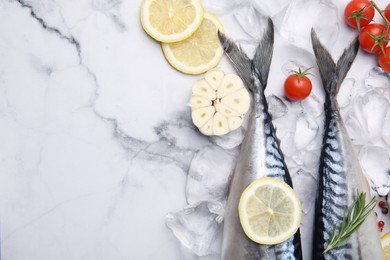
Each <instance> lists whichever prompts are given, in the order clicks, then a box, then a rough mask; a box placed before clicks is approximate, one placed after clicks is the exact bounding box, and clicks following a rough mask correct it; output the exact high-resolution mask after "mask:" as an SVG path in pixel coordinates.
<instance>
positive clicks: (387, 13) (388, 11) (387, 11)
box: [383, 4, 390, 22]
mask: <svg viewBox="0 0 390 260" xmlns="http://www.w3.org/2000/svg"><path fill="white" fill-rule="evenodd" d="M383 14H384V15H385V17H386V19H387V20H388V21H389V22H390V4H388V5H387V6H386V9H385V10H384V12H383Z"/></svg>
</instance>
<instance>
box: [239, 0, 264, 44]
mask: <svg viewBox="0 0 390 260" xmlns="http://www.w3.org/2000/svg"><path fill="white" fill-rule="evenodd" d="M234 18H235V19H236V20H237V22H238V24H239V25H240V26H241V28H242V30H243V31H244V32H246V33H247V34H248V35H249V36H251V37H252V38H253V39H255V40H257V41H259V40H260V39H261V36H262V34H263V32H264V29H265V26H266V24H267V17H266V16H264V15H262V14H260V13H259V12H258V11H257V10H256V9H255V8H254V7H253V6H252V5H251V4H248V5H245V6H243V7H241V8H239V9H238V10H237V11H235V12H234Z"/></svg>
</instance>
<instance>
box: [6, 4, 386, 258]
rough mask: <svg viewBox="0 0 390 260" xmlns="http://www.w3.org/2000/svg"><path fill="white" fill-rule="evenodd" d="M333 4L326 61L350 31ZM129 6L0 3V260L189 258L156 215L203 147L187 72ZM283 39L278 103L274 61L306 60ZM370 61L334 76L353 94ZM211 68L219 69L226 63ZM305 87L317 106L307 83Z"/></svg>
mask: <svg viewBox="0 0 390 260" xmlns="http://www.w3.org/2000/svg"><path fill="white" fill-rule="evenodd" d="M215 1H216V0H215ZM220 1H222V0H220ZM263 1H265V0H263ZM269 1H270V0H269ZM209 2H210V1H209ZM259 2H260V1H259ZM277 2H280V3H282V1H277ZM297 2H302V1H295V0H294V1H286V4H287V5H288V4H292V3H297ZM312 2H313V3H314V4H316V3H317V2H319V1H312ZM325 2H327V1H325ZM329 2H330V1H329ZM346 2H347V1H346V0H338V1H337V0H334V4H335V6H336V7H338V9H336V12H337V13H336V14H337V16H338V17H339V19H340V21H339V23H338V26H337V30H336V31H337V34H336V35H335V36H334V42H333V45H332V54H334V55H335V57H337V56H338V55H340V54H341V51H342V49H343V48H344V47H345V46H346V45H347V44H348V42H349V41H350V40H351V39H352V38H353V36H354V32H353V31H352V30H350V29H349V28H347V27H346V25H344V23H343V22H342V20H341V19H342V9H343V6H344V5H345V4H346ZM385 2H386V1H384V0H381V1H378V3H382V5H384V4H385ZM140 4H141V0H57V1H38V0H29V1H28V0H18V1H13V0H0V221H1V228H0V232H1V253H2V257H3V258H2V259H3V260H53V259H55V260H73V259H74V260H79V259H80V260H81V259H85V260H86V259H93V260H98V259H101V260H103V259H104V260H105V259H110V260H114V259H115V260H122V259H123V260H125V259H126V260H128V259H134V260H142V259H170V260H173V259H192V258H196V257H195V256H191V254H187V253H186V254H184V253H183V250H182V247H181V245H180V243H179V242H178V240H177V239H176V238H175V236H174V235H173V234H172V232H171V231H170V230H169V229H168V228H167V227H166V225H165V216H166V214H167V213H169V212H175V211H179V210H181V209H182V208H183V207H185V206H186V205H187V201H186V196H185V185H186V179H187V173H188V170H189V165H190V162H191V160H192V158H193V156H194V154H195V153H196V152H197V151H198V150H199V149H201V148H202V147H205V146H207V145H214V144H212V142H210V140H209V139H208V138H207V137H205V136H203V135H201V134H200V133H199V132H198V131H197V130H196V128H195V127H194V126H193V125H192V123H191V118H190V108H189V107H188V105H187V104H188V100H189V97H190V94H191V86H192V84H193V82H194V81H195V80H196V79H198V78H200V76H189V75H184V74H182V73H179V72H177V71H176V70H174V69H173V68H172V67H170V66H169V65H168V64H167V62H166V61H165V59H164V57H163V54H162V52H161V48H160V45H159V44H158V43H157V42H155V41H153V40H152V39H151V38H149V37H148V36H147V35H146V34H145V33H144V31H143V30H142V27H141V24H140V21H139V9H140ZM206 4H207V3H205V6H206ZM208 4H210V3H208ZM286 4H284V6H286V7H287V5H286ZM266 11H267V10H266ZM234 13H235V11H232V12H226V13H221V14H219V17H220V19H221V20H222V22H223V23H224V26H225V31H226V33H227V34H228V35H231V36H232V37H234V38H239V39H244V38H245V37H246V38H248V36H247V35H246V34H245V33H244V32H242V30H241V29H240V27H239V25H238V23H237V20H236V19H235V18H234V15H233V14H234ZM273 15H274V14H273ZM306 15H308V14H306ZM308 17H309V20H310V17H314V18H313V19H318V17H316V14H311V15H310V14H309V15H308ZM274 19H275V20H276V21H277V22H276V24H282V20H281V19H283V17H282V16H280V15H279V16H275V17H274ZM278 19H279V20H278ZM324 19H325V18H324ZM292 26H299V24H296V25H293V24H292ZM304 28H305V29H304V30H303V32H302V33H306V32H308V30H309V29H310V27H309V26H306V27H304ZM283 30H284V31H283ZM286 30H287V32H286ZM288 30H290V29H289V28H288V26H286V25H284V27H279V28H278V29H277V35H276V38H275V54H274V60H273V63H272V67H271V73H270V77H269V87H268V89H267V95H269V94H276V95H278V96H283V92H282V87H281V86H282V84H283V80H284V78H285V76H284V75H283V73H282V71H281V68H282V67H283V64H285V63H286V62H287V61H288V60H300V61H301V62H303V63H305V64H307V65H310V64H312V65H314V59H313V57H312V55H311V54H310V53H311V50H310V49H308V53H306V54H305V51H303V50H302V49H298V48H297V47H295V46H294V45H293V43H294V39H295V40H297V38H294V39H293V38H290V39H289V38H286V35H287V34H288ZM307 39H308V38H307ZM299 41H301V42H299ZM297 44H298V45H299V44H301V45H302V44H303V45H305V44H309V46H310V42H308V43H306V40H303V41H302V40H299V39H298V42H297ZM374 65H375V60H374V59H373V58H371V57H370V56H369V55H366V54H364V53H361V52H360V53H359V55H358V57H357V59H356V62H355V64H354V66H353V67H352V69H351V73H350V75H349V76H348V77H349V78H353V79H354V80H355V86H358V87H359V86H362V85H363V84H364V79H365V78H366V77H367V74H368V72H369V70H370V69H371V68H372V67H373V66H374ZM219 68H221V69H223V70H225V71H228V72H229V71H233V69H232V67H231V66H230V64H229V63H228V61H227V59H226V58H223V60H222V62H221V63H220V65H219ZM316 73H317V72H316V71H315V73H314V74H316ZM313 82H314V84H315V85H314V89H313V93H314V94H315V95H317V96H318V97H319V99H320V100H323V94H322V93H323V92H322V88H321V85H320V82H319V77H318V74H317V76H316V77H314V78H313ZM320 121H321V120H320ZM319 138H320V137H319ZM309 233H310V228H306V231H303V234H309ZM308 237H309V235H307V236H306V237H305V235H304V239H305V240H306V241H308V240H309V238H308ZM306 254H308V253H306ZM210 259H218V257H217V256H213V257H210Z"/></svg>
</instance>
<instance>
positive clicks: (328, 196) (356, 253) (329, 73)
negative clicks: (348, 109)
mask: <svg viewBox="0 0 390 260" xmlns="http://www.w3.org/2000/svg"><path fill="white" fill-rule="evenodd" d="M311 39H312V44H313V50H314V54H315V57H316V60H317V65H318V68H319V71H320V75H321V80H322V84H323V87H324V90H325V105H324V107H325V130H324V137H323V144H322V151H321V158H320V168H319V176H318V191H317V198H316V209H315V223H314V237H313V257H312V259H316V260H317V259H329V260H330V259H332V260H334V259H354V260H358V259H361V260H366V259H372V260H374V259H375V260H382V259H384V256H383V250H382V246H381V243H380V239H379V232H378V227H377V223H376V218H375V216H374V213H371V214H370V215H369V216H368V217H367V219H366V220H365V221H364V223H363V224H362V225H361V226H360V228H359V229H358V230H357V231H356V232H354V233H353V234H352V236H351V238H350V239H349V240H348V242H346V243H344V244H343V245H341V246H339V247H336V248H334V249H331V250H330V251H327V252H326V253H323V252H324V250H325V249H326V248H327V246H328V244H329V240H330V236H331V234H332V230H333V228H334V226H336V227H338V228H339V227H340V226H341V223H342V220H343V217H344V213H345V210H347V209H349V208H350V207H351V206H352V204H353V202H354V201H355V200H356V198H357V192H365V193H366V196H367V198H366V201H369V197H370V187H369V184H368V182H367V179H366V178H365V176H364V174H363V172H362V170H361V168H360V166H359V162H358V160H357V157H356V155H355V153H354V150H353V146H352V144H351V141H350V138H349V136H348V134H347V131H346V129H345V126H344V123H343V121H342V118H341V115H340V111H339V108H338V104H337V93H338V91H339V89H340V85H341V83H342V81H343V80H344V78H345V76H346V75H347V73H348V71H349V69H350V67H351V65H352V62H353V61H354V59H355V57H356V54H357V52H358V49H359V43H358V40H357V38H356V39H355V40H354V41H352V43H351V44H350V45H349V46H348V47H347V48H346V49H345V50H344V53H343V54H342V55H341V57H340V59H339V61H338V62H337V64H336V63H335V62H334V61H333V59H332V57H331V55H330V54H329V52H328V50H327V49H326V48H325V47H324V46H323V45H322V44H321V42H320V41H319V39H318V37H317V35H316V33H315V31H314V30H312V32H311Z"/></svg>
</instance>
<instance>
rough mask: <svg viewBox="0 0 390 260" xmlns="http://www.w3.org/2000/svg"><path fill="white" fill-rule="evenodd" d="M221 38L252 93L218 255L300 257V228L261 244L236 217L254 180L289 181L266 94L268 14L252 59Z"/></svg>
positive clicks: (236, 259)
mask: <svg viewBox="0 0 390 260" xmlns="http://www.w3.org/2000/svg"><path fill="white" fill-rule="evenodd" d="M219 37H220V41H221V44H222V46H223V48H224V50H225V52H226V55H227V56H228V58H229V59H230V60H231V62H232V64H233V66H234V67H235V69H236V71H237V73H238V74H239V75H240V76H241V78H242V79H243V81H244V82H245V85H246V87H247V88H248V89H249V90H250V92H251V94H252V110H251V114H250V118H249V122H248V127H247V131H246V133H245V138H244V140H243V143H242V145H241V151H240V154H239V156H238V159H237V164H236V167H235V170H234V172H233V174H232V179H231V182H230V189H229V197H228V201H227V206H226V211H225V218H224V228H223V242H222V259H223V260H244V259H245V260H249V259H253V260H254V259H265V260H267V259H283V260H284V259H286V260H293V259H302V251H301V240H300V232H299V230H298V232H297V233H296V234H295V235H294V236H293V237H291V238H290V239H288V240H287V241H285V242H283V243H281V244H278V245H274V246H267V245H260V244H257V243H255V242H253V241H252V240H250V239H249V238H248V237H247V236H246V235H245V233H244V231H243V229H242V227H241V224H240V221H239V216H238V203H239V199H240V196H241V194H242V192H243V191H244V189H245V188H246V187H247V186H248V185H249V184H250V183H251V182H252V181H254V180H255V179H257V178H260V177H264V176H269V177H274V178H278V179H280V180H283V181H285V182H286V183H288V184H289V185H290V186H292V182H291V178H290V175H289V172H288V169H287V167H286V164H285V162H284V158H283V154H282V152H281V150H280V146H279V141H278V139H277V137H276V134H275V128H274V126H273V124H272V119H271V116H270V114H269V113H268V105H267V101H266V98H265V95H264V90H265V87H266V84H267V78H268V72H269V67H270V64H271V58H272V52H273V39H274V30H273V23H272V21H271V19H269V20H268V27H267V30H266V32H265V34H264V35H263V38H262V40H261V42H260V43H259V45H258V47H257V49H256V53H255V55H254V58H253V59H252V60H250V59H249V58H248V57H247V56H246V54H245V53H244V52H243V51H242V50H241V49H240V48H239V47H238V46H237V45H236V44H235V43H234V42H232V41H231V40H229V39H228V38H226V37H225V36H224V35H222V34H219Z"/></svg>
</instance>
